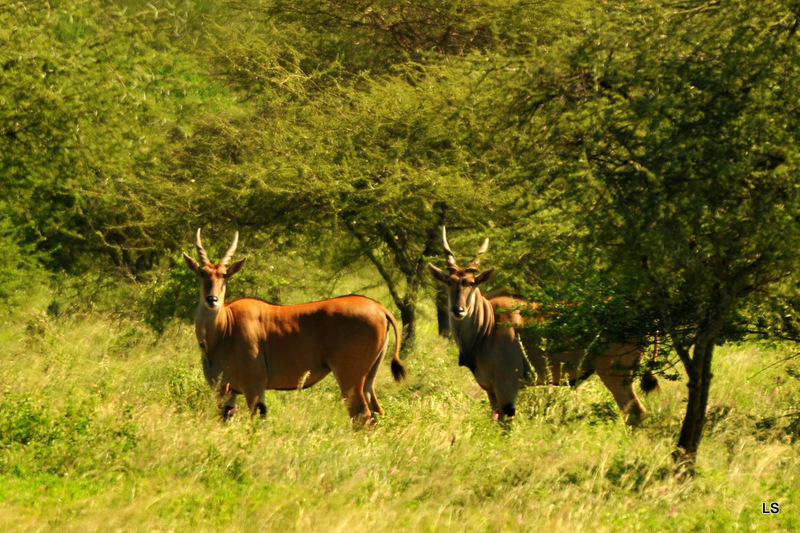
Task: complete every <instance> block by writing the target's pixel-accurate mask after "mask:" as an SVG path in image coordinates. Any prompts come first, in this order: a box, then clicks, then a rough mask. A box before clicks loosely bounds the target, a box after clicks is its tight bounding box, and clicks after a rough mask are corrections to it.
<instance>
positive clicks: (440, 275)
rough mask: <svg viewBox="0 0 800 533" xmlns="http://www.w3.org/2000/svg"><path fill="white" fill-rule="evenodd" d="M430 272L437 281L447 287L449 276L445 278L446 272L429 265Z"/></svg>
mask: <svg viewBox="0 0 800 533" xmlns="http://www.w3.org/2000/svg"><path fill="white" fill-rule="evenodd" d="M428 270H429V271H430V273H431V275H432V276H433V278H434V279H435V280H436V281H438V282H439V283H443V284H445V285H447V276H445V274H444V272H442V271H441V270H439V269H438V268H436V267H435V266H433V265H432V264H430V263H428Z"/></svg>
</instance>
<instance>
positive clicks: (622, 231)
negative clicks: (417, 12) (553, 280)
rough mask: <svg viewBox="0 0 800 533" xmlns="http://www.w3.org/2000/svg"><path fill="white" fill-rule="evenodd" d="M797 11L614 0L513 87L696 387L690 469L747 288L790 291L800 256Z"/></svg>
mask: <svg viewBox="0 0 800 533" xmlns="http://www.w3.org/2000/svg"><path fill="white" fill-rule="evenodd" d="M798 16H800V11H798V9H797V5H796V4H794V3H792V2H780V1H775V2H766V3H759V4H758V5H757V6H756V5H754V4H752V3H749V2H745V1H736V0H733V1H730V2H717V1H710V2H707V1H694V2H685V1H681V2H646V3H641V2H630V3H627V4H623V5H622V6H616V7H613V8H607V9H605V10H603V11H602V12H600V13H599V14H598V20H600V23H599V24H597V25H596V26H594V27H593V29H592V30H591V31H588V32H587V35H586V37H585V38H582V39H580V40H579V41H578V42H577V43H576V46H574V47H573V48H572V51H571V52H570V53H569V54H567V55H566V56H562V57H561V58H559V61H558V62H556V61H550V62H549V63H548V64H546V65H544V64H539V66H535V67H531V68H529V69H528V70H527V71H526V75H527V76H528V77H527V78H526V79H527V83H524V84H523V86H524V91H519V92H517V93H516V94H517V96H516V98H515V102H514V103H515V106H516V109H523V112H522V113H521V114H520V113H516V117H518V120H519V122H518V123H517V126H521V127H522V129H524V130H526V131H528V132H531V131H532V129H533V128H531V126H534V127H535V129H536V131H537V132H544V133H545V135H544V138H545V139H546V146H547V150H546V153H543V152H542V151H539V154H540V155H541V157H542V158H544V159H547V160H549V161H550V162H551V163H552V162H557V163H558V164H551V165H550V167H549V168H548V169H547V170H548V180H547V186H548V187H550V188H553V187H556V188H559V190H560V191H561V192H562V198H565V201H566V202H569V203H571V205H572V206H573V207H574V213H575V220H576V221H577V224H578V227H581V228H582V230H583V232H582V239H583V242H584V247H583V248H582V250H583V252H584V253H589V254H590V255H591V256H592V257H593V258H594V260H598V258H597V254H596V251H597V250H600V251H602V257H601V258H600V259H599V261H600V262H599V263H598V264H601V265H602V270H603V272H604V275H605V280H604V284H606V285H607V286H611V287H613V289H614V291H616V293H617V294H621V295H624V298H625V299H626V301H627V302H628V303H629V304H630V305H632V306H634V307H635V308H636V309H637V310H638V311H639V312H640V316H647V317H656V318H657V320H658V327H659V328H660V329H661V330H662V331H664V332H666V333H667V334H668V336H669V338H670V339H671V344H672V348H673V349H674V351H675V353H676V354H677V356H678V357H679V359H680V362H681V363H682V366H683V368H684V370H685V372H686V375H687V377H688V389H689V390H688V404H687V411H686V415H685V417H684V421H683V425H682V427H681V431H680V435H679V437H678V442H677V451H676V459H678V460H679V461H680V462H681V463H684V464H686V465H688V466H689V467H690V468H693V466H694V462H695V458H696V454H697V451H698V447H699V445H700V442H701V438H702V433H703V427H704V423H705V413H706V408H707V405H708V397H709V390H710V385H711V382H712V372H711V368H712V358H713V354H714V347H715V345H717V344H718V343H719V342H720V341H721V340H723V339H724V338H725V336H726V335H730V334H732V333H733V334H741V333H744V332H745V330H741V329H740V330H739V331H738V332H737V331H735V330H736V327H735V326H739V325H742V324H741V322H740V321H738V320H735V318H737V317H738V316H739V314H740V312H741V310H742V309H744V308H745V307H747V306H748V305H750V304H751V302H753V301H754V300H758V301H774V300H777V299H781V298H782V297H783V296H784V294H785V291H786V289H787V288H789V289H791V287H792V286H793V283H786V280H787V279H789V278H791V277H793V276H794V277H796V274H795V272H796V266H797V264H798V261H800V218H798V217H799V215H800V187H799V186H798V183H800V181H799V180H798V170H800V152H799V151H798V146H800V138H798V137H800V113H798V101H797V94H800V70H798V65H800V40H798V38H799V36H798V35H797V28H798ZM531 64H533V62H531ZM529 66H530V65H529ZM516 80H517V81H519V78H516ZM536 139H537V140H541V139H543V137H542V136H538V135H537V136H536ZM529 179H532V180H534V181H537V182H538V183H541V182H542V180H541V179H540V178H538V177H532V176H529ZM572 192H576V193H577V194H571V193H572ZM626 319H630V316H627V317H626ZM749 329H750V328H748V330H749Z"/></svg>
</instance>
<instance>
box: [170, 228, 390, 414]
mask: <svg viewBox="0 0 800 533" xmlns="http://www.w3.org/2000/svg"><path fill="white" fill-rule="evenodd" d="M238 240H239V233H238V232H237V233H236V235H235V236H234V238H233V243H232V244H231V246H230V248H229V249H228V251H227V252H226V253H225V255H224V256H223V257H222V260H221V261H220V262H219V263H217V264H214V263H212V262H211V261H209V259H208V255H207V254H206V251H205V249H204V248H203V245H202V243H201V241H200V230H199V229H198V230H197V235H196V239H195V244H196V246H197V253H198V255H199V256H200V260H201V262H200V263H198V262H196V261H195V260H194V259H192V258H191V257H190V256H188V255H187V254H185V253H184V254H183V259H184V261H185V262H186V265H187V266H188V267H189V268H190V269H191V270H192V272H194V273H195V275H196V276H197V277H198V278H199V280H200V302H199V305H198V306H197V319H196V321H195V334H196V335H197V342H198V343H199V344H200V350H201V351H202V359H203V373H204V374H205V378H206V381H207V382H208V384H209V385H210V386H211V387H212V389H213V390H214V391H215V392H216V395H217V401H218V405H219V408H220V414H221V416H222V419H223V420H227V419H229V418H230V417H232V416H233V414H234V412H235V411H236V397H237V396H238V395H240V394H243V395H244V397H245V399H246V401H247V406H248V408H249V409H250V412H251V414H255V412H256V411H258V412H259V413H260V414H261V416H262V417H263V416H265V415H266V410H267V408H266V403H265V396H264V394H265V393H264V391H265V390H266V389H273V390H290V389H297V388H306V387H310V386H311V385H314V384H315V383H317V382H318V381H319V380H321V379H322V378H324V377H325V376H327V375H328V374H330V373H333V376H334V378H336V381H337V382H338V384H339V388H340V389H341V392H342V396H343V397H344V398H345V401H346V403H347V409H348V411H349V413H350V417H351V418H352V419H353V420H354V421H357V420H363V421H365V422H366V421H371V420H372V417H374V416H375V415H376V414H383V408H381V405H380V404H379V403H378V397H377V396H376V395H375V389H374V387H373V385H374V382H375V375H376V374H377V373H378V368H379V367H380V364H381V361H382V359H383V356H384V354H385V353H386V348H387V346H388V343H389V328H390V327H391V328H392V329H394V336H395V347H394V355H393V357H392V364H391V368H392V375H393V376H394V379H395V380H396V381H400V380H401V379H403V378H404V377H405V369H404V368H403V365H402V363H401V361H400V358H399V356H398V355H399V352H400V334H399V331H398V325H397V321H396V320H395V318H394V316H392V313H391V312H390V311H389V310H388V309H386V308H385V307H384V306H383V305H381V304H379V303H378V302H376V301H374V300H371V299H369V298H365V297H363V296H342V297H339V298H333V299H330V300H322V301H319V302H313V303H304V304H299V305H287V306H281V305H272V304H269V303H267V302H265V301H263V300H259V299H256V298H241V299H238V300H234V301H232V302H230V303H227V304H226V303H225V290H226V285H227V282H228V280H229V279H230V278H231V277H232V276H233V275H234V274H236V273H237V272H238V271H239V270H241V268H242V265H243V264H244V261H245V260H244V259H241V260H239V261H237V262H235V263H233V264H230V265H229V263H230V261H231V259H232V258H233V254H234V253H235V252H236V246H237V243H238Z"/></svg>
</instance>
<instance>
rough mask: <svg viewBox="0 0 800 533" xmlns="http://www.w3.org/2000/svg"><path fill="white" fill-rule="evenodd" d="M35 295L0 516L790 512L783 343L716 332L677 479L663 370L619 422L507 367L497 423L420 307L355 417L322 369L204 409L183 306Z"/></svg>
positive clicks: (646, 517)
mask: <svg viewBox="0 0 800 533" xmlns="http://www.w3.org/2000/svg"><path fill="white" fill-rule="evenodd" d="M45 309H46V305H45V304H42V305H38V304H37V303H36V299H35V298H34V299H32V302H31V303H29V304H28V305H27V306H25V307H23V308H19V309H16V310H14V311H13V312H12V311H6V313H5V315H4V316H3V319H2V321H0V378H1V379H2V381H1V382H0V528H2V530H3V531H54V530H58V531H81V532H86V531H190V530H191V531H222V530H231V531H303V532H307V531H326V532H328V531H348V532H359V531H447V532H451V531H486V532H498V531H595V532H600V531H621V530H625V531H734V530H744V531H748V530H754V531H789V530H800V455H799V454H798V452H799V451H800V444H798V439H799V437H800V429H798V427H797V422H796V420H797V418H796V413H797V410H798V404H799V403H800V380H798V379H797V378H796V377H793V376H796V375H797V370H798V369H800V362H798V361H797V360H794V361H790V362H788V363H785V364H782V365H777V366H773V367H771V368H767V369H765V367H767V366H768V365H769V364H770V363H773V362H775V361H776V360H778V359H781V358H785V357H788V356H790V355H791V353H792V352H791V348H785V347H783V348H782V347H774V346H773V347H766V346H758V345H754V344H747V345H736V346H724V347H722V348H720V349H719V351H718V354H717V356H716V368H715V375H716V378H715V382H714V384H713V386H712V394H711V396H712V397H711V406H710V423H709V424H708V428H707V433H706V436H705V439H704V441H703V443H702V447H701V455H700V457H699V461H698V470H699V472H698V475H697V476H696V477H694V478H693V479H687V478H686V477H685V476H681V475H676V474H675V472H674V471H673V469H672V463H671V458H670V453H671V452H672V449H673V446H674V443H675V441H676V438H677V437H676V435H677V432H678V429H679V425H680V420H681V417H682V415H683V408H684V402H685V384H683V383H681V382H664V381H662V390H661V391H660V392H659V393H655V394H652V395H651V396H649V397H648V398H647V399H646V400H645V405H646V407H647V408H648V410H649V413H650V416H649V417H648V419H647V420H646V422H645V423H644V425H643V426H642V427H640V428H638V429H635V430H631V429H629V428H627V427H626V426H625V425H624V424H623V423H622V422H621V421H620V419H619V417H618V416H617V411H616V407H615V404H614V403H613V400H612V398H611V396H610V394H609V393H608V392H607V391H606V390H605V389H604V388H603V387H602V385H601V384H600V382H599V381H598V380H597V379H596V378H595V379H591V380H589V381H588V382H587V383H586V384H584V385H583V386H581V387H580V388H579V389H577V390H576V391H571V390H561V389H559V390H549V389H548V388H536V389H527V390H526V391H525V392H524V393H523V395H522V398H521V401H520V405H519V414H518V417H517V420H516V423H515V425H514V427H513V429H512V430H511V431H509V432H504V431H502V430H501V429H500V428H499V427H498V426H497V425H496V424H495V423H494V422H493V421H492V420H491V419H490V416H489V407H488V403H487V401H486V400H485V397H484V395H483V393H482V392H481V391H480V390H479V389H478V388H477V386H476V385H475V383H474V381H473V379H472V377H471V375H470V374H469V372H468V371H467V370H465V369H463V368H459V367H458V366H457V365H456V360H457V356H456V352H455V348H454V346H453V345H452V344H451V343H449V342H448V341H446V340H444V339H440V338H437V337H436V335H435V334H434V331H433V323H432V321H431V320H430V319H425V320H424V327H423V329H422V332H421V339H420V341H419V343H418V346H417V348H416V349H415V350H414V351H413V352H412V353H409V354H408V355H407V356H406V357H407V358H406V367H407V370H408V375H409V378H408V380H407V381H406V382H404V383H402V384H396V383H394V382H393V381H392V379H391V373H390V372H389V369H388V363H387V364H385V366H386V368H385V369H382V372H381V373H380V374H379V379H378V383H377V386H376V389H377V391H378V395H379V396H380V398H381V401H382V403H383V405H384V407H385V409H386V416H385V418H384V419H383V420H381V421H380V423H379V424H378V425H377V427H375V428H373V429H371V430H363V431H353V430H352V429H351V426H350V423H349V420H348V418H347V414H346V411H345V408H344V405H343V403H342V400H341V399H340V397H339V392H338V388H337V386H336V384H335V382H334V381H333V379H332V378H327V379H326V380H324V381H323V382H322V383H320V384H318V385H317V386H315V387H313V388H311V389H308V390H305V391H302V392H297V391H291V392H280V393H279V392H271V393H269V394H268V396H267V402H268V417H267V419H266V421H264V422H262V421H260V420H251V419H250V418H248V417H239V418H237V419H236V420H234V421H233V422H232V423H231V424H229V425H225V426H223V425H221V424H220V423H219V422H218V420H217V418H216V412H215V409H214V405H213V401H212V398H211V395H210V391H209V390H208V388H207V386H206V384H205V382H204V380H203V378H202V373H201V369H200V357H199V352H198V349H197V348H196V346H195V340H194V336H193V330H192V326H190V325H186V324H178V323H175V324H173V325H172V326H170V327H169V328H168V330H167V331H166V332H165V334H164V335H162V336H160V337H159V336H156V335H155V334H154V333H152V332H151V331H150V330H149V329H147V328H146V327H144V326H142V325H139V324H137V323H133V322H130V321H127V320H124V319H114V318H111V317H108V316H98V315H92V316H80V317H66V316H63V315H62V316H56V317H54V316H51V315H49V314H48V313H47V312H46V311H45ZM791 413H794V414H795V417H794V418H792V417H791V416H786V415H787V414H791ZM793 422H794V425H792V423H793ZM772 502H775V503H777V504H778V505H779V506H780V507H779V509H780V512H779V513H778V514H764V513H763V512H762V509H763V507H762V505H763V504H766V507H767V509H769V508H770V504H771V503H772Z"/></svg>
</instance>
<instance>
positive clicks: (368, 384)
mask: <svg viewBox="0 0 800 533" xmlns="http://www.w3.org/2000/svg"><path fill="white" fill-rule="evenodd" d="M383 353H384V352H383V350H382V351H381V353H379V354H378V358H377V359H376V360H375V363H374V364H373V365H372V368H370V369H369V373H368V374H367V377H366V379H365V380H364V389H363V390H364V397H365V398H366V400H367V404H368V405H369V408H370V409H371V410H372V415H373V416H374V415H375V413H378V414H380V415H381V416H383V407H381V404H380V403H379V402H378V396H377V395H376V394H375V376H377V375H378V369H379V368H380V367H381V362H383Z"/></svg>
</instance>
